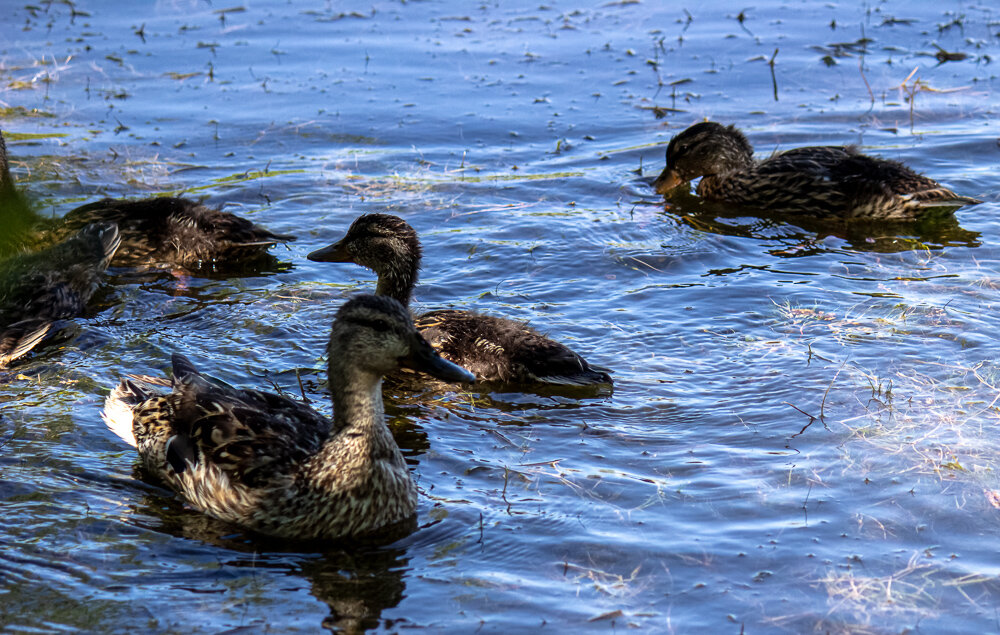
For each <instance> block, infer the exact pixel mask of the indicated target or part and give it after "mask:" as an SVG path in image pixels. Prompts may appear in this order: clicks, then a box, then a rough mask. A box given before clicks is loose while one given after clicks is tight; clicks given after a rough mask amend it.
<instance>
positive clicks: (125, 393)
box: [103, 294, 475, 539]
mask: <svg viewBox="0 0 1000 635" xmlns="http://www.w3.org/2000/svg"><path fill="white" fill-rule="evenodd" d="M327 353H328V375H329V382H330V393H331V397H332V401H333V419H332V420H331V419H328V418H327V417H325V416H323V415H322V414H320V413H319V412H317V411H315V410H313V409H312V408H311V407H309V406H307V405H305V404H303V403H302V402H299V401H296V400H294V399H291V398H288V397H285V396H281V395H275V394H270V393H266V392H260V391H257V390H250V389H239V388H234V387H231V386H227V385H223V384H222V383H221V382H217V381H210V380H209V379H207V378H206V377H205V376H204V375H202V374H201V372H200V371H199V370H198V369H197V368H196V367H195V366H194V365H193V364H192V362H191V361H190V360H188V359H187V358H186V357H184V356H183V355H180V354H178V353H175V354H173V356H172V357H171V365H172V369H173V374H172V378H171V379H170V380H165V379H162V378H152V377H144V376H130V377H125V378H123V379H122V381H121V383H120V384H119V385H118V386H116V387H115V388H114V389H113V390H112V391H111V393H110V395H109V396H108V397H107V399H106V401H105V405H104V412H103V419H104V421H105V423H106V425H107V426H108V428H109V429H110V430H111V431H112V432H113V433H114V434H115V435H117V436H118V437H119V438H121V439H122V440H124V441H125V442H126V443H128V444H129V445H131V446H133V447H134V448H136V449H137V450H138V454H139V459H140V462H141V464H142V466H143V467H144V468H145V469H146V470H147V472H148V473H150V474H152V475H154V476H156V477H158V478H159V479H160V480H161V481H163V482H164V483H166V484H167V485H168V486H169V487H170V488H171V489H173V490H174V491H175V492H177V493H178V494H179V495H180V496H181V497H182V498H183V499H184V500H185V501H186V502H187V503H188V504H189V505H191V506H192V507H194V508H195V509H197V510H200V511H201V512H203V513H205V514H207V515H209V516H212V517H214V518H216V519H219V520H222V521H226V522H230V523H233V524H236V525H239V526H241V527H244V528H246V529H249V530H251V531H253V532H256V533H259V534H263V535H268V536H273V537H278V538H291V539H341V538H355V537H361V536H368V535H371V534H377V533H379V532H381V531H383V530H384V531H389V530H391V528H393V527H394V526H396V525H397V523H403V522H405V521H406V520H407V519H411V518H412V517H413V515H414V513H415V510H416V505H417V489H416V486H415V485H414V482H413V479H412V477H411V476H410V472H409V470H408V469H407V466H406V462H405V460H404V459H403V456H402V454H401V453H400V451H399V447H398V446H397V445H396V442H395V441H394V440H393V437H392V434H391V433H390V432H389V429H388V428H387V427H386V424H385V417H384V415H383V405H382V388H381V386H382V376H383V375H385V374H386V373H389V372H391V371H393V370H395V369H396V368H398V367H406V368H411V369H414V370H420V371H422V372H425V373H429V374H430V375H432V376H435V377H438V378H441V379H443V380H446V381H449V382H471V381H473V380H474V379H475V377H474V376H473V375H472V374H471V373H469V372H468V371H466V370H465V369H463V368H460V367H459V366H456V365H455V364H452V363H451V362H448V361H446V360H444V359H442V358H441V356H440V355H438V354H437V353H436V352H435V351H434V349H433V348H432V347H431V345H430V344H428V343H427V341H426V340H425V339H424V338H423V337H421V335H420V333H419V332H418V331H417V330H416V328H414V326H413V323H412V321H411V320H410V315H409V313H408V312H407V311H406V309H405V308H404V307H403V306H402V305H401V304H399V302H397V301H396V300H394V299H392V298H388V297H384V296H375V295H370V294H368V295H358V296H355V297H353V298H351V299H350V300H348V301H347V302H345V303H344V304H343V305H342V306H341V307H340V309H339V310H338V311H337V314H336V316H335V318H334V320H333V326H332V329H331V333H330V340H329V344H328V346H327ZM164 387H168V388H169V389H170V392H168V393H167V392H161V391H162V390H163V389H164Z"/></svg>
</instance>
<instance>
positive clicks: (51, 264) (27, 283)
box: [0, 223, 121, 368]
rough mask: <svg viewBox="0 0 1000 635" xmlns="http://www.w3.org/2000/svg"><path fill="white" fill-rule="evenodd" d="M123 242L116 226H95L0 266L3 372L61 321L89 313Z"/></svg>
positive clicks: (1, 359)
mask: <svg viewBox="0 0 1000 635" xmlns="http://www.w3.org/2000/svg"><path fill="white" fill-rule="evenodd" d="M120 243H121V235H120V234H119V233H118V227H117V226H116V225H115V224H114V223H91V224H90V225H87V226H86V227H84V228H83V229H81V230H80V231H79V232H78V233H77V234H75V235H74V236H71V237H70V238H67V239H66V240H64V241H62V242H61V243H58V244H56V245H53V246H52V247H49V248H48V249H43V250H41V251H38V252H35V253H27V254H21V255H18V256H13V257H11V258H8V259H7V260H5V261H3V262H0V368H3V367H6V366H7V365H9V364H10V362H12V361H13V360H15V359H17V358H18V357H21V356H22V355H24V354H25V353H27V352H28V351H30V350H31V349H32V348H34V347H35V346H37V345H38V343H39V342H41V341H42V339H44V338H45V336H46V335H47V334H48V333H49V332H50V331H51V330H52V328H53V326H54V324H55V322H56V321H57V320H60V319H64V318H71V317H76V316H78V315H80V314H81V313H83V311H84V309H85V308H86V306H87V302H88V301H89V300H90V298H91V296H93V295H94V292H95V291H97V288H98V286H99V285H100V282H101V274H102V273H103V272H104V270H105V269H107V267H108V262H109V261H110V260H111V258H112V257H114V254H115V250H116V249H118V246H119V244H120Z"/></svg>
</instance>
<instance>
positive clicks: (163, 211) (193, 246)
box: [61, 196, 295, 269]
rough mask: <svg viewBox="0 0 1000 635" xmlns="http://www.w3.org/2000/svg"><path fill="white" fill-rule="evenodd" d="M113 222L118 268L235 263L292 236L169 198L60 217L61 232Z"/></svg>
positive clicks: (92, 206) (102, 204)
mask: <svg viewBox="0 0 1000 635" xmlns="http://www.w3.org/2000/svg"><path fill="white" fill-rule="evenodd" d="M98 220H100V221H112V222H115V223H118V227H119V229H120V230H121V232H122V248H121V249H120V250H119V252H118V255H117V256H116V257H115V259H114V261H113V262H112V264H114V265H117V266H141V265H174V266H180V267H185V268H189V269H198V268H201V267H205V266H209V265H215V264H223V265H225V264H237V263H239V262H241V261H243V260H249V259H253V258H256V257H259V256H262V255H264V254H265V253H266V252H267V250H268V249H269V248H270V247H272V246H273V245H275V244H277V243H279V242H286V241H291V240H295V237H294V236H289V235H284V234H275V233H272V232H270V231H268V230H266V229H264V228H263V227H261V226H259V225H255V224H254V223H252V222H250V221H248V220H246V219H245V218H241V217H239V216H237V215H235V214H231V213H229V212H224V211H222V210H218V209H215V208H212V207H208V206H206V205H203V204H201V203H198V202H195V201H192V200H190V199H186V198H177V197H172V196H164V197H153V198H144V199H136V200H128V199H117V200H116V199H110V198H106V199H103V200H100V201H97V202H94V203H89V204H87V205H83V206H82V207H77V208H76V209H74V210H72V211H70V212H69V213H68V214H66V216H64V217H63V220H62V227H61V231H72V230H73V229H74V228H76V227H79V226H82V225H85V224H87V223H92V222H95V221H98Z"/></svg>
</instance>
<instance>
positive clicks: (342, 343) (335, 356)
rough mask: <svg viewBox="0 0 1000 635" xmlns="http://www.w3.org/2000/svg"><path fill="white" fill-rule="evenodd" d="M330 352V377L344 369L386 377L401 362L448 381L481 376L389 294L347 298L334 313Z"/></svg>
mask: <svg viewBox="0 0 1000 635" xmlns="http://www.w3.org/2000/svg"><path fill="white" fill-rule="evenodd" d="M327 352H328V353H329V359H330V378H331V379H330V381H331V383H332V382H334V381H335V378H337V377H342V376H344V374H350V373H353V372H362V373H365V374H368V375H370V376H378V377H381V376H382V375H385V374H387V373H390V372H392V371H394V370H396V369H397V368H409V369H411V370H417V371H421V372H424V373H427V374H428V375H431V376H433V377H436V378H438V379H441V380H443V381H448V382H466V383H471V382H474V381H475V380H476V377H475V375H473V374H472V373H470V372H469V371H467V370H465V369H464V368H462V367H461V366H458V365H456V364H453V363H451V362H449V361H447V360H446V359H444V358H442V357H441V356H440V355H438V353H437V351H435V350H434V348H433V347H432V346H431V345H430V344H429V343H428V342H427V340H425V339H424V338H423V336H422V335H420V333H419V332H418V331H417V328H416V327H415V326H414V325H413V319H412V318H411V317H410V313H409V311H407V310H406V308H405V307H403V305H402V304H400V303H399V302H398V301H396V300H394V299H393V298H390V297H386V296H378V295H369V294H364V295H357V296H354V297H353V298H351V299H350V300H348V301H347V302H346V303H344V305H343V306H341V307H340V310H339V311H337V317H336V318H335V319H334V322H333V330H332V332H331V333H330V343H329V346H328V347H327Z"/></svg>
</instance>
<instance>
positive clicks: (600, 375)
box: [308, 214, 612, 386]
mask: <svg viewBox="0 0 1000 635" xmlns="http://www.w3.org/2000/svg"><path fill="white" fill-rule="evenodd" d="M308 258H309V259H310V260H314V261H318V262H353V263H356V264H359V265H361V266H362V267H367V268H368V269H371V270H372V271H374V272H375V273H376V274H377V275H378V284H377V286H376V288H375V292H376V293H378V294H379V295H387V296H389V297H392V298H396V299H397V300H399V301H400V302H401V303H403V304H404V305H407V304H409V302H410V298H411V296H412V295H413V288H414V285H416V281H417V271H418V269H419V268H420V259H421V247H420V241H419V240H418V239H417V232H416V231H415V230H414V229H413V227H411V226H410V225H409V224H408V223H407V222H406V221H404V220H403V219H402V218H399V217H398V216H393V215H391V214H365V215H363V216H360V217H359V218H357V219H356V220H355V221H354V223H352V224H351V227H350V229H348V230H347V235H345V236H344V237H343V238H341V239H340V240H339V241H337V242H336V243H334V244H332V245H329V246H327V247H324V248H323V249H319V250H317V251H314V252H312V253H311V254H309V256H308ZM416 325H417V328H418V329H420V332H421V334H423V336H424V337H425V338H427V340H428V341H429V342H430V343H431V344H433V345H434V347H435V348H436V349H437V350H438V351H439V352H440V353H441V355H442V357H444V358H445V359H448V360H451V361H452V362H454V363H456V364H458V365H459V366H462V367H464V368H468V369H469V370H471V371H472V372H474V373H475V374H476V377H477V378H478V379H479V380H480V381H490V382H501V383H507V384H543V385H563V386H595V385H597V386H600V385H611V384H612V379H611V375H609V374H608V372H607V371H605V370H604V369H601V368H597V367H594V366H591V365H590V364H589V363H587V361H586V360H585V359H583V357H581V356H580V355H578V354H577V353H575V352H574V351H572V350H571V349H570V348H569V347H568V346H566V345H564V344H561V343H559V342H557V341H555V340H553V339H551V338H549V337H546V336H544V335H542V334H541V333H539V332H538V331H536V330H534V329H532V328H530V327H529V326H528V325H526V324H524V323H523V322H517V321H514V320H508V319H506V318H500V317H493V316H489V315H481V314H479V313H473V312H471V311H459V310H451V309H445V310H439V311H431V312H429V313H424V314H423V315H420V316H417V317H416Z"/></svg>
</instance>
